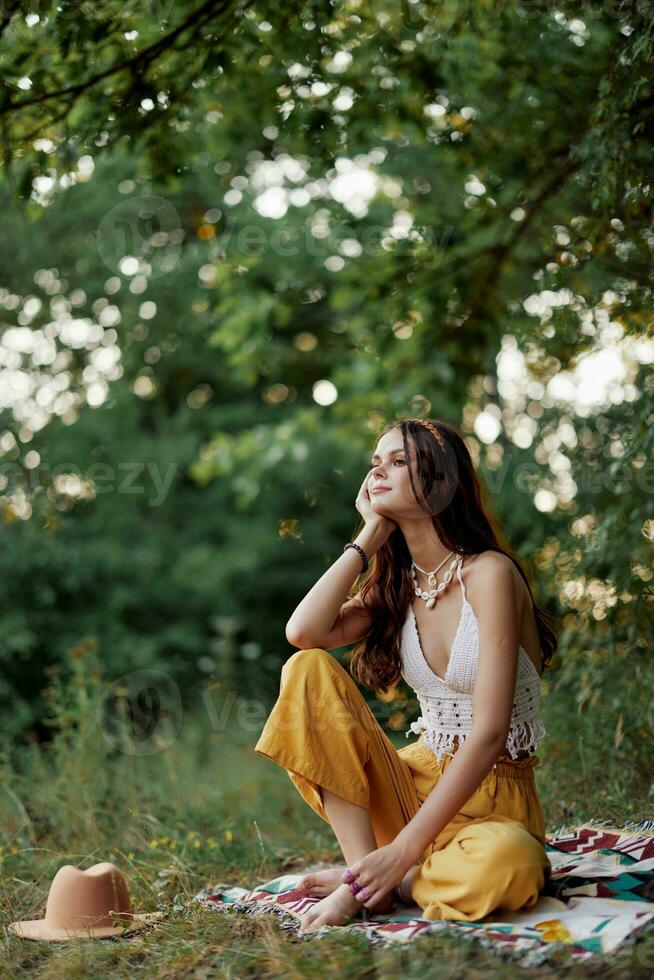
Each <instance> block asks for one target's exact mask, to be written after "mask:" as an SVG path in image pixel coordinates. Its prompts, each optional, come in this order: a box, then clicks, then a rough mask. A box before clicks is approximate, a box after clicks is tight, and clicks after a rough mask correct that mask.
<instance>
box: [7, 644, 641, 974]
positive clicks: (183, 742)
mask: <svg viewBox="0 0 654 980" xmlns="http://www.w3.org/2000/svg"><path fill="white" fill-rule="evenodd" d="M77 658H78V659H77V660H76V661H75V663H74V664H73V665H72V666H73V675H72V677H71V679H70V680H69V681H68V682H67V683H66V684H63V685H62V684H57V683H54V686H53V690H52V692H51V696H50V698H49V704H50V715H51V718H52V720H53V723H54V724H55V726H56V729H57V733H56V735H55V737H54V739H53V741H52V742H51V743H49V744H48V745H47V746H39V745H37V744H23V745H20V746H17V745H13V746H5V748H4V749H3V750H2V754H1V756H0V827H1V834H2V837H1V840H2V850H1V853H0V872H1V875H2V890H1V893H0V902H1V906H2V918H3V922H4V923H5V931H4V943H3V948H2V953H1V954H0V972H1V974H2V976H7V977H22V976H30V977H36V978H41V977H43V978H45V977H66V978H75V977H87V976H90V975H93V976H96V977H105V976H106V977H122V976H125V977H127V976H143V977H148V978H150V977H154V976H156V977H157V978H160V980H163V978H167V977H208V976H211V977H214V976H215V977H278V976H283V977H287V976H291V977H292V976H302V977H303V976H307V977H312V978H313V977H322V976H324V977H332V976H335V975H340V976H344V977H398V978H405V977H411V978H418V977H421V978H422V977H424V978H431V977H443V978H446V977H448V978H449V977H452V978H457V980H458V978H459V977H474V976H484V977H513V976H516V975H521V974H522V973H524V974H525V975H526V976H529V977H545V976H548V977H549V976H559V975H561V974H565V975H566V976H570V977H577V976H600V975H601V976H602V977H617V978H619V977H625V978H627V977H629V978H632V977H640V976H643V977H645V976H650V975H651V973H652V969H653V968H654V931H653V932H650V933H649V934H647V935H646V936H645V937H643V938H642V939H641V940H639V942H638V943H637V944H636V945H635V946H631V947H627V948H625V949H624V950H622V951H620V952H618V953H617V954H616V955H613V956H608V957H595V958H594V959H593V960H592V961H590V962H587V963H585V964H581V963H578V964H576V965H571V961H570V960H569V958H568V957H567V955H566V954H565V950H563V951H561V953H560V954H559V955H557V958H556V960H555V962H554V963H553V964H550V965H548V966H544V967H540V968H537V969H529V970H521V969H520V968H519V967H517V966H516V965H513V964H510V963H507V962H506V961H503V960H502V959H501V958H500V957H499V956H497V955H496V954H495V953H494V952H493V951H491V950H488V949H485V948H484V947H481V945H480V944H478V943H474V942H470V941H467V942H466V941H463V940H461V939H460V938H458V937H456V936H447V937H446V936H444V935H440V936H436V935H432V936H425V937H423V938H421V939H420V940H418V941H416V942H413V943H411V944H409V945H408V947H407V948H403V949H400V948H394V947H390V948H389V947H387V948H379V947H377V948H373V947H371V946H370V945H369V944H368V942H367V940H366V939H365V938H364V937H362V936H346V937H344V936H343V935H342V934H338V933H337V934H335V935H334V936H329V935H326V936H323V937H320V938H318V939H315V940H308V941H307V940H301V939H297V938H296V937H295V936H293V935H289V934H288V933H287V932H285V931H284V930H282V929H281V928H280V926H279V923H278V921H277V920H276V918H275V917H274V916H273V915H271V916H262V917H244V916H239V915H237V914H235V913H233V912H232V913H228V914H220V913H216V912H212V911H211V910H208V909H205V908H203V907H201V906H199V905H189V903H190V900H191V898H192V897H193V895H194V894H196V892H197V891H198V890H199V889H200V888H201V887H204V886H205V885H207V884H209V883H212V884H215V883H217V882H223V883H229V884H240V885H244V886H247V887H252V886H253V885H254V884H256V883H257V882H261V881H264V880H266V879H268V878H272V877H275V876H276V875H278V874H281V873H283V872H287V871H298V870H300V869H302V868H304V867H306V866H308V865H310V864H315V863H318V862H321V861H326V862H334V861H338V860H340V852H339V849H338V846H337V844H336V841H335V839H334V837H333V835H332V833H331V830H330V828H329V826H328V825H327V824H326V823H325V822H324V821H322V820H321V819H320V818H319V817H318V816H317V815H316V814H315V813H313V812H312V811H311V810H310V809H309V808H308V807H307V806H306V804H305V803H304V802H303V800H302V799H301V798H300V796H299V794H298V793H297V791H296V790H295V788H294V787H293V785H292V783H291V782H290V780H289V778H288V776H287V774H286V773H285V772H284V771H283V770H282V769H280V768H279V767H278V766H276V765H275V764H274V763H272V762H270V761H268V760H266V759H264V758H262V757H260V756H258V755H257V754H256V753H254V752H253V745H254V743H255V741H256V737H257V736H256V733H252V732H246V731H244V730H243V728H242V727H241V726H239V725H238V724H233V725H232V726H227V727H226V729H225V731H224V732H220V731H214V730H213V729H212V725H211V723H210V719H209V717H208V715H207V714H202V713H198V714H197V715H196V716H194V717H186V718H185V719H184V723H183V725H182V728H181V730H180V732H179V735H178V736H177V738H176V739H175V740H174V741H173V742H172V744H171V745H170V746H169V747H168V748H166V749H164V750H163V751H160V752H157V753H155V754H153V755H147V756H134V755H128V754H124V753H121V752H116V751H115V750H114V749H113V748H112V747H111V745H110V744H109V742H108V741H107V740H106V739H105V738H104V737H103V736H102V733H101V732H100V730H99V727H98V722H97V716H96V706H97V703H98V699H99V696H100V693H101V691H102V689H103V687H104V683H105V682H103V680H102V677H101V672H100V671H99V670H98V668H97V664H95V663H93V662H91V661H90V660H89V658H86V657H84V656H80V655H79V653H78V654H77ZM230 717H232V718H234V717H235V714H232V715H231V716H230ZM571 718H572V719H573V722H572V723H571ZM545 722H546V727H547V728H548V731H549V732H550V733H554V732H556V733H557V735H556V736H555V735H554V734H552V735H551V736H550V738H549V739H547V740H546V741H545V743H544V744H543V751H542V753H541V758H542V759H543V763H542V765H541V766H540V767H539V768H538V769H537V772H536V778H537V781H538V787H539V791H540V795H541V799H542V802H543V808H544V811H545V816H546V823H547V828H548V831H552V830H553V829H556V828H558V827H560V826H563V825H573V824H575V823H580V822H583V821H586V820H591V821H592V820H598V819H601V820H613V821H615V823H616V824H621V823H623V822H624V821H625V820H630V819H635V820H638V819H643V818H651V817H652V815H653V811H654V805H653V801H652V796H651V787H650V785H649V781H648V780H649V776H650V774H649V773H648V772H646V771H645V772H643V771H640V769H638V770H636V769H634V768H633V767H632V768H630V767H629V766H628V765H626V764H625V753H624V752H623V753H622V756H621V757H619V756H618V755H617V754H616V753H615V752H612V751H608V750H607V748H606V745H605V741H604V738H603V733H602V730H601V727H600V728H598V729H593V728H592V727H589V726H590V722H591V720H590V719H584V721H583V724H582V723H581V721H580V719H579V718H578V717H575V716H574V715H573V714H572V713H571V711H570V710H569V711H568V712H566V709H565V705H564V704H563V702H562V700H561V699H559V700H557V702H556V706H554V704H553V705H552V706H551V707H550V706H549V704H548V706H547V712H546V717H545ZM559 732H561V733H563V734H561V735H559V734H558V733H559ZM392 738H393V741H394V742H395V743H396V744H397V746H398V747H400V746H401V744H402V743H404V744H406V742H405V741H404V739H403V737H402V735H401V734H400V735H393V736H392ZM548 743H549V744H548ZM253 814H257V815H258V816H256V817H254V816H253ZM105 860H109V861H113V862H115V863H116V864H117V865H118V866H119V867H120V868H121V869H122V871H123V873H124V874H125V876H126V878H127V881H128V885H129V888H130V894H131V897H132V902H133V905H134V908H135V910H136V911H139V910H150V911H152V910H155V909H161V910H164V911H165V912H166V916H165V918H164V919H163V920H162V921H161V922H160V923H159V924H158V925H157V926H156V927H154V928H149V929H147V931H144V932H142V933H140V934H136V935H133V936H132V937H130V938H127V937H124V938H122V939H117V940H105V941H95V942H91V941H84V940H77V941H72V942H70V943H65V944H49V943H36V942H30V941H27V940H20V939H18V938H17V937H15V936H13V934H12V933H10V932H9V931H8V930H7V929H6V924H7V923H8V922H9V921H11V920H14V919H22V918H40V917H42V916H43V915H44V912H45V899H46V897H47V892H48V888H49V886H50V882H51V881H52V878H53V877H54V875H55V873H56V871H57V869H58V868H59V867H61V865H62V864H64V863H72V864H76V865H78V866H81V867H82V868H85V867H89V866H90V865H91V864H93V863H95V862H97V861H105Z"/></svg>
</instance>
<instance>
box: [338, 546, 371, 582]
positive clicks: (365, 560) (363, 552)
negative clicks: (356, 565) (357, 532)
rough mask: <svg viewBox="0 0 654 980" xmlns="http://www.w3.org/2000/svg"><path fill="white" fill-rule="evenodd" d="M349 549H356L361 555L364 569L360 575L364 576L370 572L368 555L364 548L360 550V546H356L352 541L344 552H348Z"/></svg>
mask: <svg viewBox="0 0 654 980" xmlns="http://www.w3.org/2000/svg"><path fill="white" fill-rule="evenodd" d="M348 548H356V549H357V551H358V552H359V554H360V555H361V560H362V561H363V568H362V569H361V572H360V574H361V575H363V573H364V572H367V571H368V556H367V555H366V553H365V551H364V550H363V548H360V547H359V545H358V544H354V542H352V541H348V543H347V544H346V545H345V547H344V548H343V551H344V552H345V551H347V549H348Z"/></svg>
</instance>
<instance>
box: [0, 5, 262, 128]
mask: <svg viewBox="0 0 654 980" xmlns="http://www.w3.org/2000/svg"><path fill="white" fill-rule="evenodd" d="M238 2H239V0H236V3H238ZM233 5H234V0H206V2H205V3H203V4H202V5H201V6H200V7H198V8H197V10H194V11H193V13H192V14H190V15H189V16H188V17H187V19H186V20H185V21H184V22H183V23H182V24H180V25H179V26H178V27H176V28H175V29H174V30H172V31H170V33H169V34H166V36H165V37H163V38H160V39H159V40H158V41H155V42H154V44H151V45H150V46H149V47H147V48H144V49H143V50H142V51H139V52H138V54H136V55H133V56H132V57H131V58H126V59H125V60H124V61H121V62H119V63H118V64H117V65H112V66H111V67H110V68H105V69H104V71H101V72H98V73H97V74H96V75H93V76H91V78H88V79H86V80H85V81H83V82H79V83H78V84H77V85H69V86H68V87H66V88H61V89H57V90H56V91H52V92H45V93H43V94H42V95H34V96H32V98H29V99H23V100H22V101H21V102H8V103H6V104H5V105H4V106H2V107H1V108H0V116H3V115H6V114H8V113H12V112H19V111H20V110H21V109H25V108H27V107H28V106H34V105H40V104H42V103H43V102H49V101H50V100H51V99H58V98H62V97H65V96H69V95H73V96H74V97H75V98H77V97H78V96H79V95H81V94H82V92H85V91H86V90H87V89H89V88H92V87H93V86H94V85H97V83H98V82H101V81H103V79H105V78H110V77H111V76H112V75H116V74H117V73H118V72H121V71H125V70H126V69H130V68H139V67H140V66H145V67H146V68H147V66H148V65H149V64H150V63H151V62H152V61H154V60H155V59H156V58H157V57H158V56H159V55H160V54H161V53H162V52H163V51H165V50H166V49H167V48H170V47H171V46H172V45H173V44H174V42H175V41H176V40H177V38H178V37H179V36H180V34H183V33H184V31H186V30H188V28H189V27H193V26H195V27H196V28H197V27H199V26H201V24H202V23H205V22H206V21H207V20H208V19H209V18H210V17H211V16H212V14H213V13H214V11H215V12H216V13H219V12H220V13H222V12H224V11H226V10H229V9H230V7H232V6H233ZM248 5H249V4H248V3H247V2H246V4H245V6H248Z"/></svg>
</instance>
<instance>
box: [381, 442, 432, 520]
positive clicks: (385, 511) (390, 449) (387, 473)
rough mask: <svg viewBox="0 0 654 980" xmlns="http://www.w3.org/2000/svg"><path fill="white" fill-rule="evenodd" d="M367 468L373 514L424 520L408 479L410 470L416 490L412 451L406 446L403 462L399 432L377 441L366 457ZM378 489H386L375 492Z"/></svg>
mask: <svg viewBox="0 0 654 980" xmlns="http://www.w3.org/2000/svg"><path fill="white" fill-rule="evenodd" d="M370 466H371V470H370V473H369V475H368V493H369V495H370V504H371V506H372V508H373V510H374V512H375V513H376V514H381V515H382V516H387V517H391V518H392V517H394V516H395V517H397V516H400V515H405V516H418V515H420V516H422V517H424V511H423V510H422V508H420V507H419V505H418V503H417V501H416V498H415V496H414V493H413V487H412V486H411V481H410V479H409V467H411V471H412V475H413V478H414V482H415V484H416V486H417V487H419V486H420V481H419V478H418V472H417V462H416V456H415V448H414V447H413V445H411V443H409V458H408V459H407V455H406V453H405V451H404V448H403V446H402V433H401V432H400V430H399V429H391V430H389V431H388V432H386V433H385V434H384V435H383V436H382V437H381V438H380V440H379V442H378V443H377V446H376V448H375V450H374V453H373V455H372V456H371V458H370ZM381 487H388V489H387V490H381V489H380V490H379V491H378V492H375V491H376V489H377V488H381Z"/></svg>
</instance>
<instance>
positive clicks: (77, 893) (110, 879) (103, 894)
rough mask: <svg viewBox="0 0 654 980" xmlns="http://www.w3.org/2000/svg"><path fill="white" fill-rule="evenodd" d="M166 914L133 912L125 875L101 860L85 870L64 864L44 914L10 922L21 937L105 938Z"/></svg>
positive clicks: (117, 934) (54, 938) (53, 939)
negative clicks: (42, 916) (40, 916)
mask: <svg viewBox="0 0 654 980" xmlns="http://www.w3.org/2000/svg"><path fill="white" fill-rule="evenodd" d="M163 914H164V913H163V912H141V913H138V914H137V913H135V912H132V903H131V902H130V898H129V892H128V891H127V885H126V884H125V879H124V877H123V874H122V872H121V870H120V868H117V867H116V865H115V864H111V863H110V862H109V861H102V862H100V864H94V865H93V867H92V868H87V869H86V871H80V870H79V868H76V867H74V866H73V865H72V864H65V865H64V866H63V867H62V868H59V870H58V871H57V873H56V875H55V876H54V878H53V879H52V884H51V885H50V891H49V893H48V901H47V903H46V907H45V918H44V919H29V920H25V921H22V922H10V923H9V928H10V929H11V931H12V932H13V933H15V934H16V935H17V936H19V937H20V938H21V939H45V940H50V941H58V942H61V941H64V940H67V939H77V938H83V939H105V938H108V937H109V936H120V935H121V934H122V933H124V932H126V931H128V930H131V929H133V928H135V927H138V926H139V925H141V924H144V923H146V922H153V921H156V920H157V919H160V918H161V916H162V915H163Z"/></svg>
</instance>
